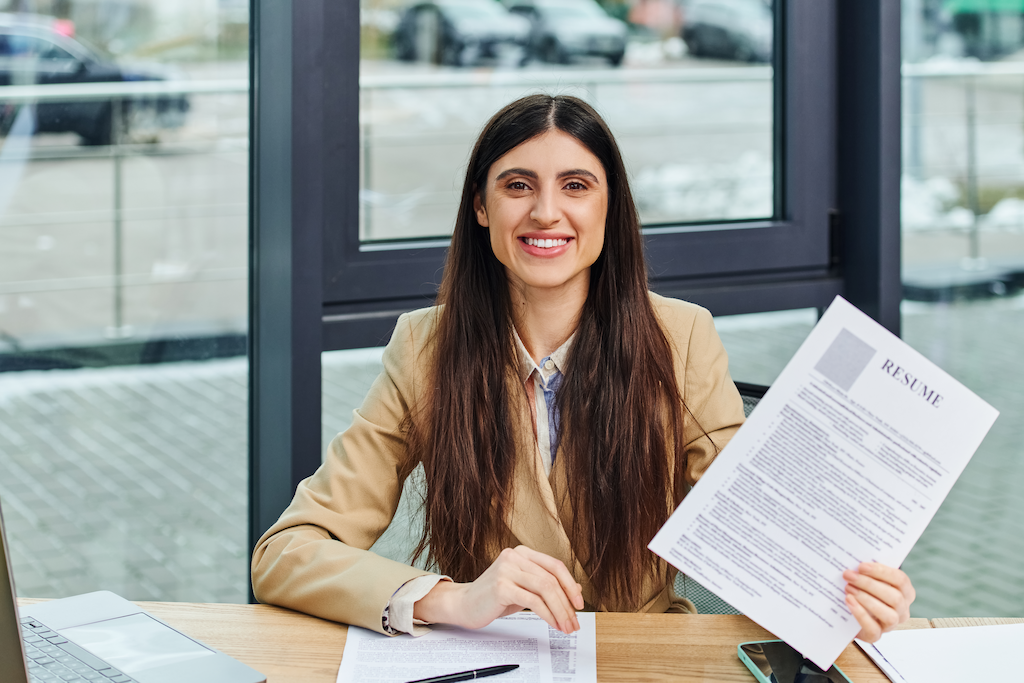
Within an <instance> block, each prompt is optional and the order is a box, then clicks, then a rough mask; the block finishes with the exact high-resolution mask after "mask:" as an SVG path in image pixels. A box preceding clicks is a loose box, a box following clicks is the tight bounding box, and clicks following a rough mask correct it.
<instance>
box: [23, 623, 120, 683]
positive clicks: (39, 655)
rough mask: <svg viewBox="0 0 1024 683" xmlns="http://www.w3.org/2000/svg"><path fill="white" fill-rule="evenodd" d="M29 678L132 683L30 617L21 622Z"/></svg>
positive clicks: (46, 682) (48, 682)
mask: <svg viewBox="0 0 1024 683" xmlns="http://www.w3.org/2000/svg"><path fill="white" fill-rule="evenodd" d="M21 634H22V640H23V641H24V643H25V657H26V658H27V659H28V677H29V680H31V681H32V682H33V683H135V679H133V678H131V677H129V676H125V675H124V674H123V673H121V672H120V671H118V670H117V669H115V668H113V667H112V666H110V665H109V664H107V663H106V662H104V661H103V660H102V659H100V658H99V657H97V656H96V655H94V654H92V653H90V652H88V651H87V650H84V649H82V648H81V647H79V646H77V645H75V644H74V643H71V642H68V639H67V638H64V637H63V636H61V635H60V634H59V633H57V632H56V631H53V630H51V629H49V628H47V627H45V626H43V625H42V624H40V623H39V622H38V621H36V620H35V619H33V618H31V617H25V618H24V619H22V620H21Z"/></svg>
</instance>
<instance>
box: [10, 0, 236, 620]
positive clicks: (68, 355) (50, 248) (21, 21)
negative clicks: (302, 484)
mask: <svg viewBox="0 0 1024 683" xmlns="http://www.w3.org/2000/svg"><path fill="white" fill-rule="evenodd" d="M248 24H249V11H248V2H245V1H244V0H243V1H242V2H230V1H226V0H221V1H220V2H213V3H210V2H203V1H199V0H139V1H136V2H131V3H114V2H90V1H86V0H53V1H49V0H15V1H12V2H5V1H3V0H0V498H2V501H3V508H4V515H5V519H6V522H7V525H8V532H9V538H10V541H11V545H12V557H13V564H14V574H15V580H16V582H17V586H18V591H19V593H20V594H21V595H26V596H33V597H61V596H64V595H70V594H74V593H80V592H84V591H89V590H98V589H108V590H114V591H117V592H118V593H120V594H122V595H124V596H125V597H127V598H130V599H140V600H199V601H243V600H244V599H245V597H246V586H247V580H246V576H247V566H248V548H247V544H246V536H245V515H246V491H247V488H246V481H247V468H246V400H247V397H246V381H247V363H246V361H245V358H244V354H245V337H246V332H247V323H246V315H247V312H246V309H247V279H248V254H247V245H248V239H247V228H246V223H247V214H248V194H247V192H248V191H247V187H248V131H249V115H248V101H247V100H248V96H247V91H248Z"/></svg>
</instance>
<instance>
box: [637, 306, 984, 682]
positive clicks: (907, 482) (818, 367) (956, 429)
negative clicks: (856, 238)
mask: <svg viewBox="0 0 1024 683" xmlns="http://www.w3.org/2000/svg"><path fill="white" fill-rule="evenodd" d="M997 415H998V413H997V411H996V410H995V409H993V408H992V407H991V406H989V405H988V404H987V403H985V402H984V401H982V400H981V399H980V398H978V397H977V396H976V395H974V394H973V393H971V392H970V391H969V390H967V389H966V388H965V387H963V386H962V385H961V384H959V383H958V382H957V381H956V380H954V379H953V378H952V377H950V376H949V375H947V374H946V373H945V372H943V371H942V370H941V369H939V368H938V367H936V366H935V365H934V364H933V363H931V362H930V361H929V360H927V359H926V358H924V357H923V356H922V355H921V354H919V353H917V352H916V351H914V350H913V349H911V348H910V347H909V346H907V345H906V344H905V343H903V342H902V341H900V340H899V339H898V338H897V337H895V336H893V335H892V334H891V333H889V332H888V331H887V330H885V329H884V328H882V327H881V326H880V325H878V324H877V323H875V322H874V321H873V320H871V319H870V318H869V317H868V316H866V315H864V314H863V313H861V312H860V311H858V310H857V309H856V308H854V307H853V306H852V305H850V304H849V303H847V302H846V301H845V300H843V299H841V298H839V297H837V298H836V299H835V301H833V303H832V305H831V306H830V307H829V309H828V311H827V312H826V313H825V315H824V316H822V319H821V320H820V321H819V322H818V325H817V326H816V327H815V328H814V330H813V331H812V332H811V334H810V336H808V338H807V340H806V341H805V342H804V343H803V345H801V347H800V349H799V350H798V351H797V353H796V355H795V356H794V357H793V359H792V360H791V361H790V362H789V364H788V365H787V366H786V368H785V369H784V370H783V372H782V374H781V375H780V376H779V378H778V379H777V380H776V382H775V384H774V385H773V386H772V388H771V390H770V391H769V392H768V393H767V394H766V395H765V397H764V398H763V399H762V400H761V402H760V403H759V404H758V407H757V409H756V410H755V411H754V413H753V414H752V415H751V416H750V419H749V420H748V421H747V423H746V424H745V425H744V426H743V428H742V429H740V431H739V432H738V433H737V434H736V436H735V437H734V438H733V440H732V441H731V442H730V443H729V445H728V447H726V448H725V449H724V450H723V451H722V453H721V454H720V455H719V456H718V459H717V460H716V461H715V462H714V463H713V464H712V465H711V467H710V468H708V470H707V472H705V474H704V476H703V477H702V478H701V480H700V482H698V484H697V486H695V487H694V489H693V490H692V491H691V492H690V494H689V495H688V496H687V497H686V499H685V500H684V501H683V503H682V504H681V505H680V506H679V509H677V510H676V512H675V513H674V514H673V515H672V517H671V518H670V519H669V521H668V522H667V523H666V524H665V526H664V527H663V528H662V529H661V531H660V532H658V534H657V536H655V538H654V540H653V541H651V544H650V546H649V547H650V548H651V550H653V551H654V552H656V553H657V554H659V555H661V556H662V557H664V558H665V559H666V560H667V561H669V562H671V563H672V564H673V565H675V566H676V567H678V568H679V569H680V570H681V571H683V572H685V573H687V574H689V575H690V576H693V577H694V578H695V579H697V580H698V581H700V582H701V583H703V584H704V585H705V586H707V587H708V588H709V589H711V590H713V591H714V592H715V593H717V594H718V595H719V596H720V597H721V598H722V599H723V600H725V601H726V602H728V603H730V604H732V605H734V606H736V607H737V608H738V609H740V610H742V611H743V612H744V613H745V614H746V615H747V616H749V617H750V618H751V619H753V620H754V621H756V622H757V623H759V624H760V625H761V626H763V627H764V628H766V629H768V630H769V631H772V632H773V633H775V634H776V635H777V636H778V637H780V638H782V639H783V640H785V641H786V642H788V643H789V644H790V645H792V646H793V647H794V648H796V649H797V650H799V651H800V652H802V653H803V654H804V656H805V657H807V658H808V659H810V660H811V661H813V662H814V663H815V664H817V665H818V666H819V667H821V668H823V669H827V668H828V667H829V666H830V665H831V664H832V662H833V661H835V659H836V657H837V656H838V655H839V653H840V652H842V650H843V648H845V647H846V645H847V644H848V643H849V642H850V640H851V639H852V638H853V637H854V635H856V634H857V632H858V631H859V630H861V629H862V628H864V630H865V631H868V630H871V628H872V627H871V624H870V622H867V624H866V625H867V628H865V627H863V626H862V625H861V623H860V622H859V621H858V619H857V618H856V617H855V614H854V613H853V612H851V607H850V605H848V603H847V601H846V593H845V589H846V579H844V574H843V573H844V571H846V570H853V569H857V568H858V567H859V566H860V565H861V563H862V562H875V563H879V564H883V565H889V566H890V567H898V566H899V565H900V564H901V563H902V562H903V560H904V559H905V558H906V556H907V554H908V553H909V552H910V549H911V548H912V547H913V545H914V543H915V542H916V541H917V539H918V538H919V537H920V536H921V533H922V532H923V531H924V529H925V527H926V526H927V525H928V522H929V521H930V520H931V518H932V517H933V516H934V514H935V512H936V510H938V507H939V505H940V504H941V503H942V501H943V499H944V498H945V497H946V494H948V493H949V490H950V488H952V486H953V483H954V482H955V481H956V479H957V477H959V476H960V473H961V472H962V471H963V469H964V467H965V466H966V465H967V462H968V461H969V460H970V458H971V455H973V454H974V451H975V450H977V448H978V446H979V445H980V443H981V440H982V439H983V438H984V436H985V434H986V433H987V432H988V430H989V428H990V427H991V426H992V423H993V422H994V421H995V418H996V416H997ZM866 587H867V588H870V589H871V590H868V591H867V594H864V593H861V594H858V596H857V602H858V603H859V604H860V606H861V607H864V608H865V611H866V612H869V613H872V614H873V617H872V618H873V619H874V621H875V622H876V623H877V628H878V631H879V632H881V631H882V630H884V628H885V626H886V624H887V623H889V622H890V621H891V620H892V619H893V618H898V617H899V610H901V609H903V608H904V605H903V602H902V601H903V599H905V598H910V597H912V595H910V594H909V593H906V594H903V597H902V598H900V597H899V596H897V595H894V594H891V593H888V595H889V597H890V598H891V599H883V600H882V602H884V603H886V604H888V605H890V606H893V607H895V609H894V610H893V611H894V612H895V615H892V614H888V613H887V612H886V611H885V609H884V608H883V607H882V606H881V605H878V604H875V603H872V602H871V597H870V596H871V595H872V594H875V593H876V591H878V590H883V589H884V586H883V587H879V586H877V585H874V584H867V585H866ZM854 588H859V587H858V586H856V585H855V586H854ZM891 588H893V589H895V590H900V592H901V594H902V593H903V591H902V589H901V588H900V587H899V586H891ZM911 590H912V589H911ZM883 592H887V591H883ZM876 599H877V598H876ZM865 602H866V603H868V604H867V605H865V604H864V603H865ZM907 606H909V602H908V603H907ZM860 616H861V617H862V618H863V617H864V615H863V614H861V615H860ZM879 617H880V618H879ZM864 635H865V637H868V638H870V637H872V635H874V634H872V633H870V632H868V633H864Z"/></svg>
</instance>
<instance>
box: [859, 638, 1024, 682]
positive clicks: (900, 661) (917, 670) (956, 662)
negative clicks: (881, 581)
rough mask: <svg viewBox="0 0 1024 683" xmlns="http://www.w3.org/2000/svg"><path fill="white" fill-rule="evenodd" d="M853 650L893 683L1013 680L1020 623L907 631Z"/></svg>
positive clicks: (1016, 675) (1018, 669)
mask: <svg viewBox="0 0 1024 683" xmlns="http://www.w3.org/2000/svg"><path fill="white" fill-rule="evenodd" d="M857 645H859V646H860V648H861V649H862V650H864V652H865V653H866V654H867V655H868V657H870V658H871V659H872V660H873V661H874V662H875V664H877V665H878V668H880V669H881V670H882V671H883V672H884V673H885V675H886V676H888V677H889V680H890V681H892V682H893V683H934V682H935V681H1015V680H1020V678H1021V666H1020V656H1019V655H1018V654H1017V653H1019V652H1020V650H1018V649H1017V648H1019V647H1021V645H1024V624H1006V625H1002V626H968V627H965V628H921V629H908V630H906V631H893V632H892V633H887V634H886V635H885V637H884V638H882V639H881V640H880V641H878V642H877V643H874V644H872V643H865V642H863V641H860V640H858V641H857Z"/></svg>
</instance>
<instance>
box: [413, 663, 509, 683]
mask: <svg viewBox="0 0 1024 683" xmlns="http://www.w3.org/2000/svg"><path fill="white" fill-rule="evenodd" d="M518 668H519V665H518V664H502V665H501V666H489V667H487V668H484V669H474V670H472V671H460V672H459V673H457V674H445V675H444V676H434V677H433V678H420V679H419V680H415V681H409V683H455V681H471V680H473V679H474V678H483V677H484V676H496V675H498V674H503V673H505V672H506V671H515V670H516V669H518Z"/></svg>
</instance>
